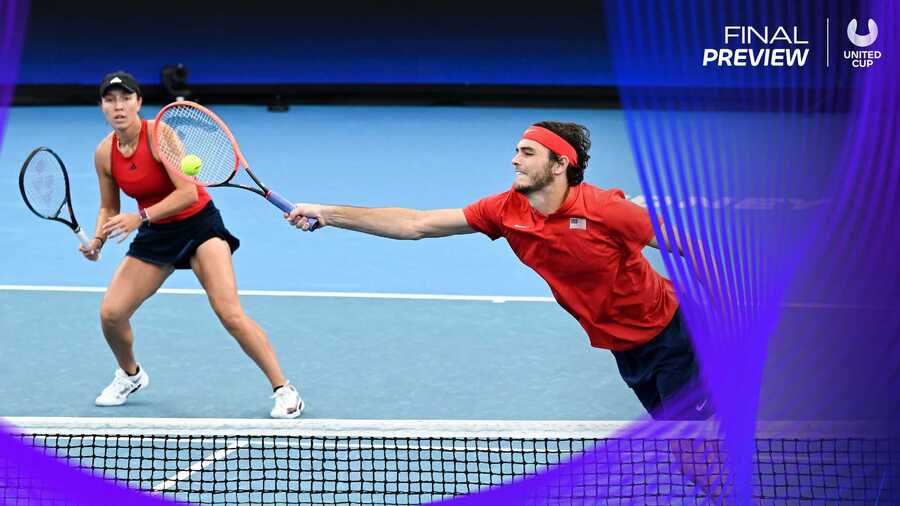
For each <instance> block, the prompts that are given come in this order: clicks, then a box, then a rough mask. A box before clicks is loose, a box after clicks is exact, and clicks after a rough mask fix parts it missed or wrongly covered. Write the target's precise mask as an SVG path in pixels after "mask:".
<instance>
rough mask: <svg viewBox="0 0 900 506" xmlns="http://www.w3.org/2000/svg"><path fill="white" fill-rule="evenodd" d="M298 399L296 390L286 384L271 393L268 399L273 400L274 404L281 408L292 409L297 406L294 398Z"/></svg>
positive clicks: (298, 395)
mask: <svg viewBox="0 0 900 506" xmlns="http://www.w3.org/2000/svg"><path fill="white" fill-rule="evenodd" d="M298 397H300V394H298V393H297V389H296V388H294V386H293V385H291V384H290V382H288V383H285V384H284V386H282V387H281V388H279V389H278V390H277V391H276V392H275V393H273V394H272V396H271V397H270V398H271V399H275V402H276V403H277V404H279V405H281V406H284V407H286V408H293V407H296V406H297V404H299V402H297V401H296V398H298Z"/></svg>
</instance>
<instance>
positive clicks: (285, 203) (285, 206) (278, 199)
mask: <svg viewBox="0 0 900 506" xmlns="http://www.w3.org/2000/svg"><path fill="white" fill-rule="evenodd" d="M266 200H268V201H269V202H271V203H273V204H275V207H277V208H278V209H281V210H282V211H284V212H286V213H289V212H291V211H293V210H294V204H292V203H291V202H290V201H289V200H288V199H286V198H284V197H282V196H281V195H279V194H277V193H275V192H273V191H272V190H269V193H267V194H266Z"/></svg>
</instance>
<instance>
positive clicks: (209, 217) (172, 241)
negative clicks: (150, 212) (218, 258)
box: [126, 201, 241, 269]
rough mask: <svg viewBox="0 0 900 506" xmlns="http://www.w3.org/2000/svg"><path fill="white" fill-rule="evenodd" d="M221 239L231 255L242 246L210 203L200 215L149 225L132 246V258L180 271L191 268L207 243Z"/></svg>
mask: <svg viewBox="0 0 900 506" xmlns="http://www.w3.org/2000/svg"><path fill="white" fill-rule="evenodd" d="M213 237H219V238H221V239H224V240H225V242H227V243H228V246H229V247H230V248H231V252H232V253H234V252H235V250H237V249H238V247H239V246H240V245H241V241H239V240H238V238H237V237H235V236H233V235H231V232H229V231H228V229H227V228H225V224H224V223H223V222H222V215H221V214H219V210H218V209H216V206H215V205H214V204H213V203H212V201H210V202H209V204H207V205H206V207H204V208H203V209H202V210H201V211H200V212H199V213H197V214H195V215H193V216H191V217H189V218H186V219H183V220H180V221H173V222H170V223H145V224H143V225H141V226H140V228H138V233H137V236H136V237H135V238H134V240H133V241H131V246H129V247H128V253H126V254H127V255H128V256H131V257H134V258H138V259H140V260H143V261H145V262H150V263H153V264H157V265H172V266H174V267H175V268H176V269H190V268H191V257H193V256H194V253H196V252H197V248H199V247H200V245H201V244H203V243H204V242H206V241H208V240H210V239H212V238H213Z"/></svg>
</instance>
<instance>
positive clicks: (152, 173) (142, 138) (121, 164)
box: [110, 120, 212, 223]
mask: <svg viewBox="0 0 900 506" xmlns="http://www.w3.org/2000/svg"><path fill="white" fill-rule="evenodd" d="M110 154H111V159H110V167H111V169H112V177H113V179H115V180H116V183H117V184H118V185H119V188H121V189H122V191H124V192H125V194H126V195H128V196H129V197H132V198H134V199H135V200H137V203H138V207H140V208H141V209H146V208H148V207H150V206H152V205H153V204H156V203H157V202H159V201H160V200H162V199H164V198H166V197H167V196H168V195H169V194H170V193H172V191H174V190H175V185H174V184H172V180H171V179H169V173H168V172H166V168H165V167H164V166H163V164H162V163H160V162H157V161H156V160H154V159H153V153H151V152H150V139H149V134H148V129H147V120H141V133H140V134H139V135H138V144H137V147H135V148H134V153H132V154H131V156H129V157H126V156H124V155H123V154H122V153H121V152H120V151H119V143H118V139H117V138H116V134H115V132H113V138H112V149H110ZM210 200H212V199H210V197H209V194H208V193H207V192H206V188H204V187H203V186H201V185H197V202H194V203H193V204H191V206H190V207H188V208H187V209H185V210H183V211H181V212H180V213H178V214H176V215H174V216H169V217H168V218H164V219H161V220H156V219H153V216H151V217H150V219H153V223H169V222H172V221H180V220H183V219H185V218H188V217H190V216H193V215H195V214H197V213H199V212H200V211H201V210H202V209H203V208H204V207H206V204H207V203H209V201H210Z"/></svg>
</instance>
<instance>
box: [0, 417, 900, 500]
mask: <svg viewBox="0 0 900 506" xmlns="http://www.w3.org/2000/svg"><path fill="white" fill-rule="evenodd" d="M5 420H6V421H7V422H8V423H10V424H13V425H15V426H17V429H16V431H17V434H16V435H15V437H16V438H18V439H20V440H22V441H23V442H25V443H27V444H29V445H33V446H35V447H38V448H41V449H43V451H44V452H45V453H47V454H49V455H52V456H56V457H59V458H61V459H63V460H64V461H65V462H67V463H69V464H71V465H73V466H79V467H81V468H84V469H86V470H89V471H90V472H92V473H93V474H95V475H97V476H102V477H105V478H108V479H112V480H117V481H118V482H120V483H122V484H126V485H127V486H129V487H132V488H136V489H141V490H145V491H150V492H152V493H155V494H160V495H162V496H163V497H167V498H173V499H177V500H180V501H186V502H190V503H197V504H354V505H355V504H421V503H425V502H430V501H435V500H440V499H446V498H449V497H453V496H457V495H462V494H468V493H472V492H476V491H480V490H484V489H486V488H489V487H493V486H497V485H502V484H507V483H510V482H512V481H516V480H517V479H519V478H522V477H525V476H529V475H532V474H535V473H537V472H539V471H543V470H547V469H548V468H553V472H554V473H556V475H551V476H550V478H542V479H543V480H544V482H543V485H542V486H538V487H533V490H532V491H531V492H530V494H531V495H530V496H529V498H530V499H533V502H534V503H536V504H595V503H597V501H598V500H600V501H601V503H602V504H708V503H709V500H710V494H715V493H714V492H710V490H713V489H715V487H712V486H709V485H707V486H705V487H704V486H699V485H698V484H697V483H695V482H696V481H698V479H697V478H696V477H692V476H690V472H687V469H686V467H685V464H686V463H687V464H697V463H702V464H705V465H708V464H709V463H710V462H714V461H715V460H716V459H717V458H721V455H723V454H724V449H723V445H722V441H721V439H720V438H717V437H715V433H716V430H715V428H711V424H709V423H704V422H700V423H698V422H677V423H676V422H652V423H650V424H648V425H645V426H644V428H642V429H641V430H638V431H635V430H633V427H634V425H630V424H628V423H626V422H492V421H365V420H302V421H291V420H273V421H264V420H211V419H140V418H131V419H129V418H119V419H102V418H80V419H79V418H16V417H13V418H7V419H5ZM883 434H890V431H889V430H888V431H885V430H883V429H882V428H879V429H878V430H876V429H875V428H874V427H873V426H870V425H860V424H849V423H827V424H823V423H821V422H818V423H785V422H777V423H770V424H767V425H761V426H760V429H759V430H758V431H757V438H756V455H755V457H754V475H753V495H754V497H756V498H757V502H758V503H761V504H826V503H831V504H834V503H841V504H873V503H875V502H880V503H881V504H893V503H895V502H894V501H900V482H898V473H900V440H898V439H897V437H896V433H894V434H893V435H883ZM673 442H681V443H683V444H680V445H679V446H677V447H673ZM686 449H687V450H689V452H690V453H691V454H685V452H686ZM584 452H586V455H587V456H586V457H584V456H582V454H583V453H584ZM711 455H712V456H714V458H712V460H711V457H710V456H711ZM570 460H574V462H573V463H571V464H570V465H564V466H560V465H559V464H561V463H565V462H567V461H570ZM704 469H709V468H708V467H707V468H704ZM548 480H549V481H548ZM40 486H43V481H42V479H41V478H40V477H35V476H27V472H25V471H23V470H21V469H19V468H18V467H17V466H16V463H15V462H9V461H7V460H4V458H3V456H2V455H0V503H2V504H19V503H21V504H25V503H27V502H28V501H27V500H26V498H29V497H37V496H38V495H39V494H38V495H35V490H34V489H35V488H37V487H40ZM725 488H727V487H721V488H719V489H718V490H720V491H721V490H723V489H725ZM20 500H21V502H18V501H20Z"/></svg>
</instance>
